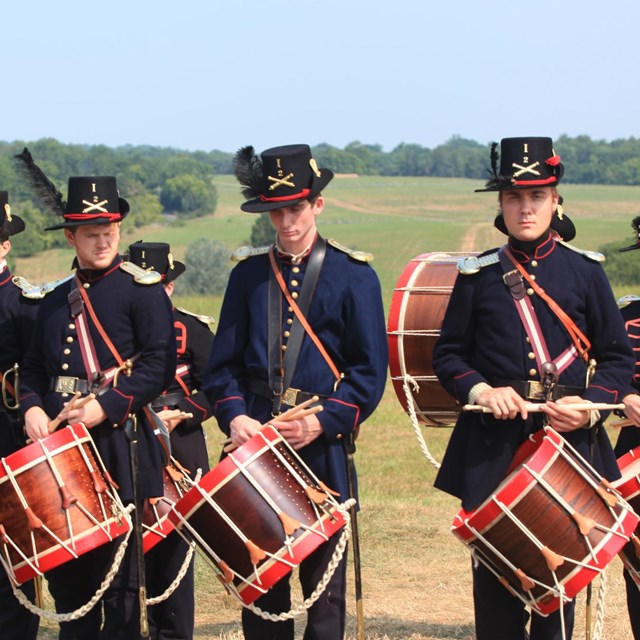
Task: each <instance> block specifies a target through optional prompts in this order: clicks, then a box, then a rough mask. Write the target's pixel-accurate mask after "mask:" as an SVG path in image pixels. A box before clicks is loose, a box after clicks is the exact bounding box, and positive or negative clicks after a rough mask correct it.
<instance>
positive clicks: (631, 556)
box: [613, 447, 640, 587]
mask: <svg viewBox="0 0 640 640" xmlns="http://www.w3.org/2000/svg"><path fill="white" fill-rule="evenodd" d="M618 466H619V467H620V473H621V474H622V478H620V480H616V481H615V482H614V483H613V486H614V487H615V489H616V490H617V491H619V492H620V494H621V495H622V497H623V498H624V499H625V500H627V501H628V502H629V504H630V505H631V506H632V507H633V508H634V509H635V511H636V512H640V447H636V448H635V449H631V451H627V453H625V454H624V455H623V456H621V457H620V458H618ZM620 559H621V560H622V564H624V566H625V569H627V570H628V571H629V575H631V577H632V578H633V580H634V582H635V583H636V584H637V585H638V587H640V539H639V538H638V535H637V532H636V533H635V534H634V535H633V536H632V537H631V540H630V541H629V542H627V544H625V545H624V547H623V548H622V551H621V552H620Z"/></svg>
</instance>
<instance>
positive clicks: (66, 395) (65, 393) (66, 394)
mask: <svg viewBox="0 0 640 640" xmlns="http://www.w3.org/2000/svg"><path fill="white" fill-rule="evenodd" d="M60 395H61V396H62V397H63V398H68V397H69V394H68V393H67V392H66V391H65V392H64V393H61V394H60Z"/></svg>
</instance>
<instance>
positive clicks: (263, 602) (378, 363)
mask: <svg viewBox="0 0 640 640" xmlns="http://www.w3.org/2000/svg"><path fill="white" fill-rule="evenodd" d="M234 169H235V174H236V177H237V178H238V180H239V182H240V183H241V184H242V185H243V194H244V195H245V197H246V198H248V200H247V202H245V203H244V204H243V205H242V206H241V209H242V210H243V211H247V212H249V213H260V212H263V211H266V212H269V216H270V219H271V223H272V225H273V227H274V228H275V231H276V243H275V245H273V246H271V247H265V248H264V249H254V250H249V251H247V252H246V253H245V254H243V255H245V256H247V257H246V259H244V260H243V261H241V262H240V264H238V265H237V266H236V267H235V269H234V270H233V271H232V273H231V275H230V277H229V283H228V286H227V291H226V294H225V297H224V301H223V305H222V310H221V313H220V322H219V327H218V331H217V333H216V338H215V341H214V348H213V351H212V354H211V358H210V360H209V364H208V366H207V373H206V376H205V385H204V387H205V391H206V393H207V395H208V396H209V399H210V400H211V403H212V406H213V411H214V415H215V417H216V419H217V420H218V424H219V426H220V428H221V429H222V430H223V431H224V432H225V433H227V434H229V435H230V436H231V440H232V442H233V443H234V444H236V445H241V444H242V443H243V442H245V441H246V440H248V439H249V438H250V437H251V436H253V435H254V434H255V433H256V432H257V431H258V430H259V429H260V426H261V425H262V424H264V423H266V422H270V423H271V424H273V425H274V426H275V427H276V428H277V429H278V430H279V431H280V432H281V433H282V435H283V436H284V437H285V438H286V439H287V440H288V441H289V443H290V444H291V445H292V446H293V447H294V448H295V449H297V450H298V452H299V454H300V456H301V458H302V459H303V460H304V461H305V462H306V463H307V464H308V465H309V467H310V468H311V469H312V470H313V472H314V473H315V474H316V475H317V476H318V478H320V480H322V481H324V482H325V483H326V484H327V485H328V486H329V487H331V488H332V489H334V490H335V491H337V492H339V494H340V500H342V501H344V500H346V499H347V498H348V494H349V487H348V482H347V474H348V471H347V457H346V453H345V444H347V442H348V441H349V440H350V438H351V437H352V436H353V435H354V433H355V432H356V430H357V428H358V426H359V424H360V423H362V422H363V421H364V420H366V419H367V418H368V417H369V415H371V413H372V411H373V410H374V409H375V407H376V406H377V404H378V402H379V400H380V398H381V396H382V393H383V390H384V384H385V379H386V367H387V340H386V330H385V321H384V313H383V309H382V300H381V293H380V284H379V282H378V278H377V276H376V274H375V272H374V271H373V269H372V268H371V267H370V266H369V265H368V264H367V261H368V260H369V259H370V257H371V256H370V255H369V254H365V253H363V252H354V251H350V250H348V249H345V248H344V247H341V246H340V245H338V244H337V243H335V242H333V241H331V240H325V239H324V238H322V237H321V236H320V235H319V234H318V232H317V229H316V219H317V216H319V215H320V214H321V213H322V210H323V208H324V198H323V196H322V195H321V191H322V189H323V188H324V187H325V186H326V185H327V184H328V183H329V181H330V180H331V178H332V177H333V173H332V172H331V171H330V170H329V169H320V168H319V167H318V166H317V164H316V162H315V160H314V159H313V157H312V156H311V150H310V148H309V147H308V146H307V145H288V146H283V147H275V148H272V149H268V150H266V151H264V152H263V153H262V154H261V156H257V155H256V154H255V153H254V151H253V148H252V147H245V148H243V149H241V150H240V151H239V152H238V153H237V154H236V157H235V159H234ZM278 280H280V284H278ZM294 307H296V308H297V310H298V311H299V312H300V315H301V316H302V317H303V320H306V321H308V325H309V326H308V327H306V328H305V326H304V323H303V321H301V320H299V317H298V315H297V314H296V311H295V309H294ZM310 332H312V333H313V334H315V337H317V339H318V343H319V346H318V343H314V341H313V340H312V338H311V337H310ZM320 347H321V348H320ZM313 395H318V396H319V397H320V399H321V400H320V401H321V403H322V406H323V411H322V412H321V413H319V414H315V415H311V416H309V417H306V418H304V419H301V420H292V421H290V422H285V421H278V419H277V415H278V412H280V411H281V410H284V409H286V408H289V407H290V406H292V405H296V404H299V403H301V402H303V401H305V400H307V399H308V398H310V397H311V396H313ZM337 539H338V536H333V538H331V539H330V540H329V541H328V542H326V543H324V544H323V545H321V546H320V547H319V548H318V549H317V550H316V551H315V552H314V553H313V554H311V555H310V556H309V557H307V558H306V559H305V560H304V561H303V562H302V563H301V566H300V581H301V583H302V591H303V594H304V596H305V597H308V596H309V595H310V594H311V592H312V591H313V590H314V589H315V587H316V586H317V584H318V582H319V580H320V579H321V578H322V576H323V574H324V572H325V570H326V568H327V564H328V561H329V559H330V558H331V556H332V554H333V552H334V549H335V546H336V543H337ZM345 568H346V557H343V559H342V562H341V563H340V565H339V567H338V568H337V569H336V571H335V573H334V575H333V577H332V579H331V581H330V583H329V585H328V586H327V588H326V590H325V592H324V593H323V595H322V596H321V598H320V599H319V600H318V601H317V602H316V603H315V604H314V605H313V606H312V607H311V608H310V609H309V611H308V619H307V627H306V631H305V635H304V637H305V638H306V639H307V640H310V639H312V638H322V639H325V640H334V639H336V638H342V637H344V626H345V590H346V587H345V582H346V576H345ZM256 604H257V605H258V606H259V607H261V608H263V609H266V610H268V611H270V612H274V613H278V612H281V611H285V610H288V609H289V608H290V591H289V579H288V577H287V578H284V579H283V580H281V581H280V582H278V583H276V585H275V586H274V587H273V588H272V589H271V590H270V591H269V592H268V593H267V594H266V595H264V596H262V597H261V598H259V599H258V600H257V601H256ZM242 620H243V628H244V634H245V638H249V639H252V640H265V639H266V638H270V639H278V640H281V639H282V640H285V639H286V640H292V638H293V634H294V628H293V621H291V620H290V621H287V622H278V623H274V622H268V621H265V620H263V619H262V618H260V617H258V616H256V615H254V614H252V613H250V612H248V610H246V609H245V610H244V611H243V616H242Z"/></svg>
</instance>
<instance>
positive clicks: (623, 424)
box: [609, 418, 635, 429]
mask: <svg viewBox="0 0 640 640" xmlns="http://www.w3.org/2000/svg"><path fill="white" fill-rule="evenodd" d="M609 426H610V427H613V428H614V429H622V427H633V426H635V425H634V424H633V422H632V421H631V420H629V418H623V419H622V420H617V421H616V422H612V423H611V424H610V425H609Z"/></svg>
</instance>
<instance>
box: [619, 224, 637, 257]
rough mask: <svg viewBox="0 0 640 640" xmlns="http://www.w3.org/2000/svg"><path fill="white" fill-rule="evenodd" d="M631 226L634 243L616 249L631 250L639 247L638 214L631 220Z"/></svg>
mask: <svg viewBox="0 0 640 640" xmlns="http://www.w3.org/2000/svg"><path fill="white" fill-rule="evenodd" d="M631 228H632V229H633V233H634V236H635V238H636V243H635V244H632V245H630V246H628V247H622V249H618V251H633V250H634V249H640V216H636V217H635V218H634V219H633V220H632V221H631Z"/></svg>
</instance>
